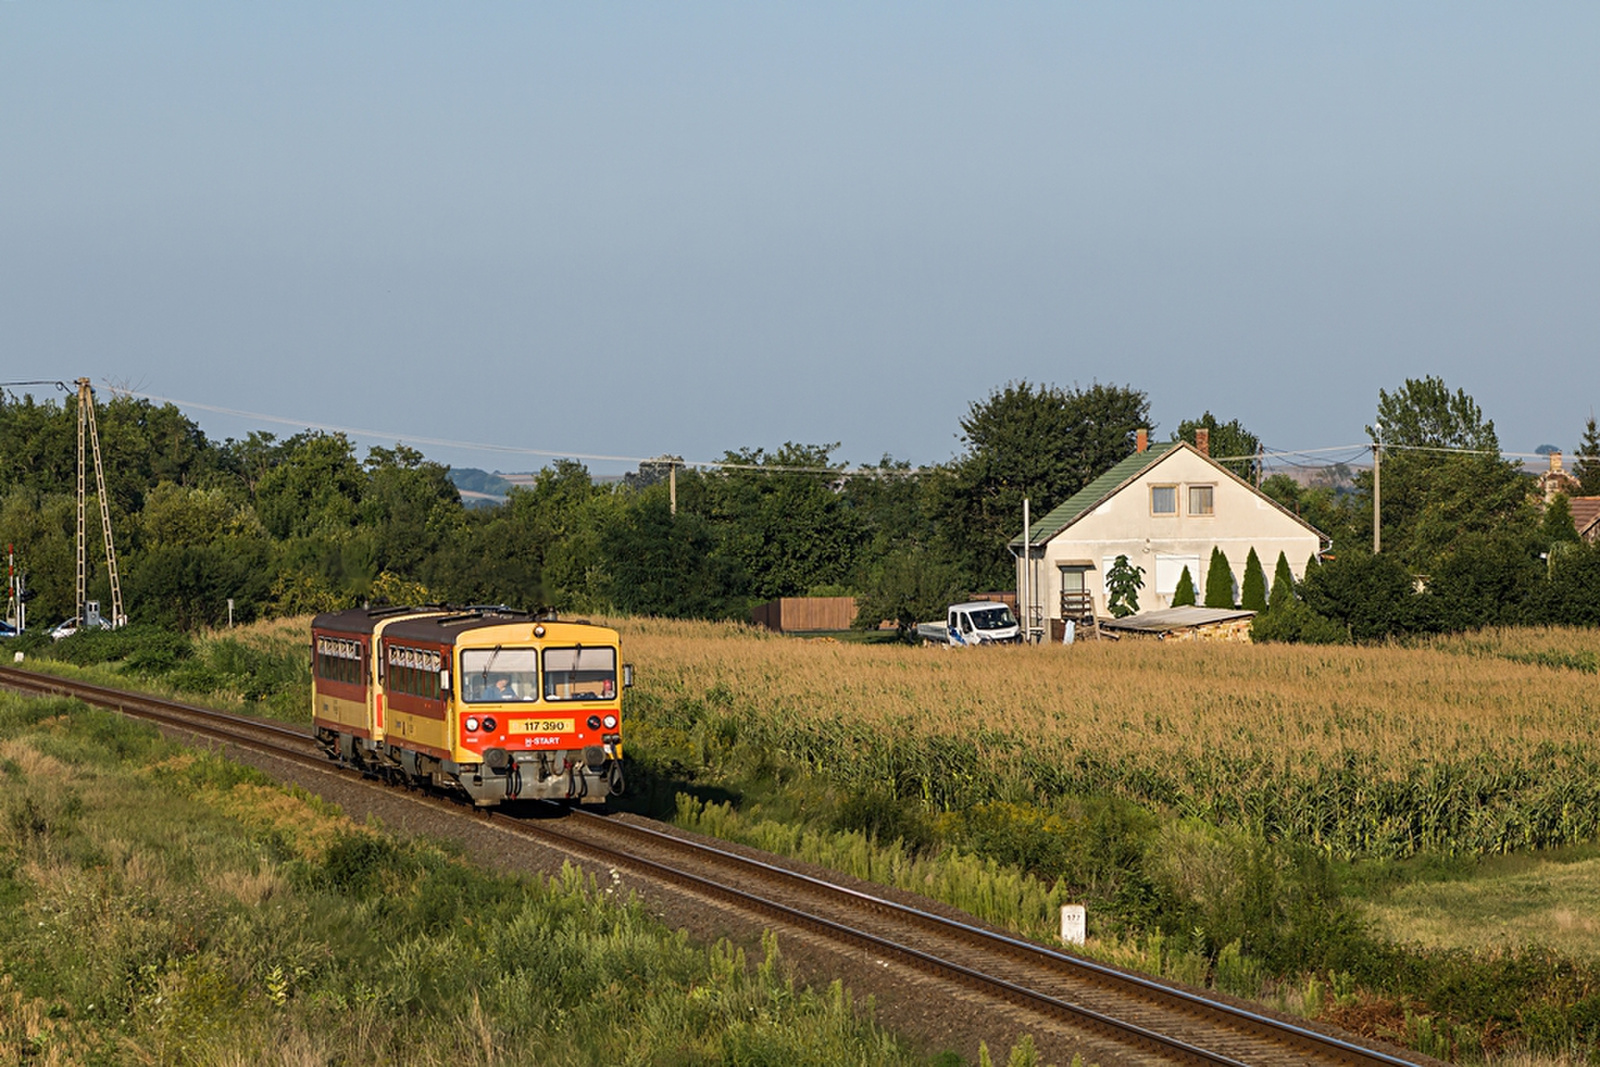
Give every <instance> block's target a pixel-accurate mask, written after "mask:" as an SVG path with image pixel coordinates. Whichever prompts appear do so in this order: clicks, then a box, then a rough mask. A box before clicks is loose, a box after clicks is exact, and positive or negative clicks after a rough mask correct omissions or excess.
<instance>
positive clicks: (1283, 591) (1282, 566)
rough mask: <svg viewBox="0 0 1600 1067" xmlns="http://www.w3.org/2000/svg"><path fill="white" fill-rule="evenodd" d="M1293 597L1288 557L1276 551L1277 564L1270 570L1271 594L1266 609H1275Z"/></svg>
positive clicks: (1292, 579)
mask: <svg viewBox="0 0 1600 1067" xmlns="http://www.w3.org/2000/svg"><path fill="white" fill-rule="evenodd" d="M1293 599H1294V572H1293V571H1292V570H1290V569H1289V557H1288V556H1286V555H1284V554H1283V553H1282V552H1279V553H1278V565H1277V566H1276V567H1274V568H1273V571H1272V595H1271V596H1269V597H1268V598H1267V610H1268V611H1276V610H1278V609H1279V608H1281V607H1283V606H1284V605H1285V604H1287V603H1288V602H1289V601H1291V600H1293Z"/></svg>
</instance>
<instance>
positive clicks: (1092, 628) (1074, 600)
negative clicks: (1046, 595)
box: [1061, 589, 1100, 641]
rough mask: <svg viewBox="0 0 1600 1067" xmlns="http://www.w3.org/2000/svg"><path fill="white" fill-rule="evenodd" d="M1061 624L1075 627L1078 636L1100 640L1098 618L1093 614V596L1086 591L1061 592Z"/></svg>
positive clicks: (1064, 590)
mask: <svg viewBox="0 0 1600 1067" xmlns="http://www.w3.org/2000/svg"><path fill="white" fill-rule="evenodd" d="M1061 622H1062V625H1063V626H1064V625H1066V624H1067V623H1068V622H1071V623H1073V624H1074V625H1075V626H1076V627H1077V631H1078V636H1080V637H1083V638H1091V637H1092V638H1094V639H1095V640H1096V641H1098V640H1099V639H1100V618H1099V616H1097V615H1096V614H1095V613H1094V594H1093V593H1091V592H1089V591H1088V590H1087V589H1063V590H1062V591H1061Z"/></svg>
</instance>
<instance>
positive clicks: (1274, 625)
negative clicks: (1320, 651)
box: [1250, 599, 1350, 645]
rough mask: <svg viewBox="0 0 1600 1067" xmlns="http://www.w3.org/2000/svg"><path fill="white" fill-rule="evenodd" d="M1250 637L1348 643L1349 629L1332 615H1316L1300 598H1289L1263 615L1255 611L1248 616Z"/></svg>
mask: <svg viewBox="0 0 1600 1067" xmlns="http://www.w3.org/2000/svg"><path fill="white" fill-rule="evenodd" d="M1250 640H1252V641H1263V642H1267V641H1282V642H1284V643H1287V644H1293V643H1299V644H1305V645H1347V644H1349V643H1350V631H1348V630H1346V629H1345V628H1344V627H1343V626H1341V625H1339V624H1338V623H1337V622H1334V621H1333V620H1332V619H1329V618H1327V617H1325V616H1322V615H1318V614H1317V613H1316V612H1314V611H1312V610H1311V609H1310V608H1308V607H1306V606H1305V605H1304V604H1302V603H1300V601H1298V600H1294V599H1290V600H1289V601H1288V602H1287V603H1284V604H1282V605H1280V606H1278V607H1275V608H1273V609H1272V610H1270V611H1268V612H1267V613H1266V614H1265V615H1257V616H1256V617H1255V618H1254V619H1252V620H1250Z"/></svg>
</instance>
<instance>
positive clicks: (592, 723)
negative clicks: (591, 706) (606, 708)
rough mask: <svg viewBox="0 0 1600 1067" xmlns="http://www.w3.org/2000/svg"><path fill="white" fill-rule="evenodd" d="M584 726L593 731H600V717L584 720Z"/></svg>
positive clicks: (593, 716) (590, 717)
mask: <svg viewBox="0 0 1600 1067" xmlns="http://www.w3.org/2000/svg"><path fill="white" fill-rule="evenodd" d="M584 725H585V726H587V727H589V729H591V730H598V729H600V716H598V715H591V716H589V717H588V718H587V719H585V720H584Z"/></svg>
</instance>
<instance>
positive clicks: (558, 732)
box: [311, 608, 633, 807]
mask: <svg viewBox="0 0 1600 1067" xmlns="http://www.w3.org/2000/svg"><path fill="white" fill-rule="evenodd" d="M311 644H312V653H313V656H312V662H313V668H312V675H313V680H312V720H313V722H314V724H315V728H316V736H317V740H318V741H319V742H320V743H321V744H322V746H323V749H324V750H325V751H326V752H327V754H328V756H329V758H331V759H334V760H338V761H340V762H342V763H347V764H350V765H352V766H356V767H360V768H361V769H363V770H365V771H368V772H369V773H372V774H375V775H378V776H380V777H385V778H391V779H394V780H396V781H403V782H406V783H409V784H414V785H432V786H436V787H438V788H441V789H446V790H450V791H455V792H461V793H465V794H466V795H467V796H469V797H471V798H472V802H473V803H474V804H476V805H478V806H479V807H493V806H494V805H497V804H501V803H503V802H505V801H507V800H516V799H519V798H528V799H542V800H572V801H578V802H581V803H586V804H600V803H604V802H605V801H606V799H607V798H608V797H612V796H618V795H620V794H621V793H622V791H623V788H624V786H625V780H624V777H623V770H622V690H623V689H624V688H626V687H627V686H628V685H631V684H632V681H633V677H632V674H633V672H632V668H631V667H629V666H628V665H625V664H623V663H622V647H621V644H620V642H619V640H618V637H617V632H616V631H615V630H612V629H608V628H606V627H603V626H595V625H593V624H591V623H587V622H561V621H559V620H557V619H555V618H554V617H547V616H542V615H530V614H527V613H525V612H517V611H509V610H506V609H499V608H475V609H461V610H453V609H448V608H355V609H351V610H349V611H335V612H329V613H326V614H322V615H318V616H317V617H316V618H315V619H313V620H312V623H311Z"/></svg>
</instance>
